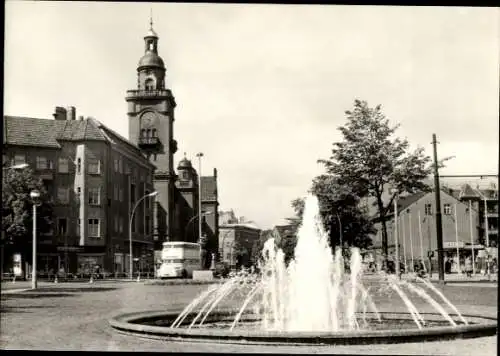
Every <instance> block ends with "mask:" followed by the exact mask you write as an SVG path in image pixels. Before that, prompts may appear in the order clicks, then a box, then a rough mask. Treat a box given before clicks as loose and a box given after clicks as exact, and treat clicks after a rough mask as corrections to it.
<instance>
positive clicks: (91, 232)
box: [56, 215, 152, 238]
mask: <svg viewBox="0 0 500 356" xmlns="http://www.w3.org/2000/svg"><path fill="white" fill-rule="evenodd" d="M135 218H137V215H136V216H135ZM144 225H145V233H146V235H149V234H150V233H151V231H152V226H151V218H150V217H149V216H146V217H145V220H144ZM87 227H88V236H89V237H96V238H101V224H100V220H99V219H87ZM123 227H124V219H123V216H119V215H115V216H114V231H115V232H123ZM80 228H81V219H77V220H76V235H77V236H80ZM56 229H57V230H56V231H57V235H60V236H65V235H67V234H68V219H67V218H59V219H57V227H56ZM132 232H136V231H135V219H134V221H132Z"/></svg>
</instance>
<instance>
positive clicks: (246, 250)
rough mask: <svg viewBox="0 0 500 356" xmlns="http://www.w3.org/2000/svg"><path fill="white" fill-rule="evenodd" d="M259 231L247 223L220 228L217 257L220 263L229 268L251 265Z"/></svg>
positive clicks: (230, 224)
mask: <svg viewBox="0 0 500 356" xmlns="http://www.w3.org/2000/svg"><path fill="white" fill-rule="evenodd" d="M260 233H261V230H260V229H259V228H258V227H257V226H255V225H253V224H248V223H229V224H224V225H221V226H220V238H219V255H220V256H221V262H223V263H225V264H226V265H228V266H229V267H231V268H238V267H240V266H248V265H249V264H250V263H251V260H252V255H253V253H256V252H257V251H253V248H254V246H255V245H256V242H257V241H258V240H259V238H260Z"/></svg>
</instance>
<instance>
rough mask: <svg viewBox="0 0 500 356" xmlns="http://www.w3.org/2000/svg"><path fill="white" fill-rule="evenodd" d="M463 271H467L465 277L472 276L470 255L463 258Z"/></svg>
mask: <svg viewBox="0 0 500 356" xmlns="http://www.w3.org/2000/svg"><path fill="white" fill-rule="evenodd" d="M465 273H467V277H472V260H471V258H470V257H467V258H466V259H465Z"/></svg>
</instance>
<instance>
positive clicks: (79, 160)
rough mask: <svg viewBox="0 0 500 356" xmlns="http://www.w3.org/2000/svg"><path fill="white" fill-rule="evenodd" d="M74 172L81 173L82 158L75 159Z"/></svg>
mask: <svg viewBox="0 0 500 356" xmlns="http://www.w3.org/2000/svg"><path fill="white" fill-rule="evenodd" d="M76 172H77V173H81V172H82V159H81V158H78V160H77V161H76Z"/></svg>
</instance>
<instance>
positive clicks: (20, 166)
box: [3, 163, 29, 169]
mask: <svg viewBox="0 0 500 356" xmlns="http://www.w3.org/2000/svg"><path fill="white" fill-rule="evenodd" d="M28 166H29V164H28V163H20V164H15V165H13V166H10V167H4V168H3V169H24V168H28Z"/></svg>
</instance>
